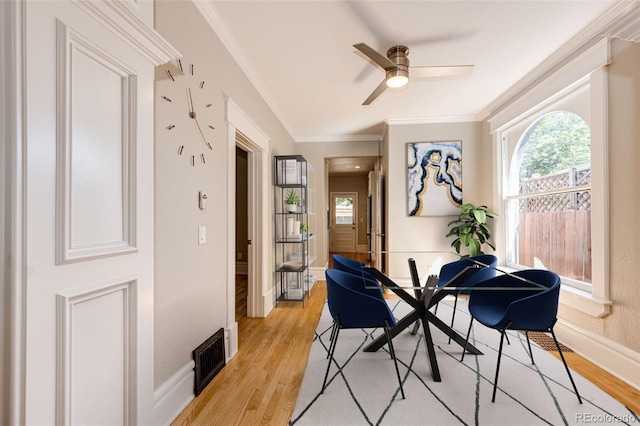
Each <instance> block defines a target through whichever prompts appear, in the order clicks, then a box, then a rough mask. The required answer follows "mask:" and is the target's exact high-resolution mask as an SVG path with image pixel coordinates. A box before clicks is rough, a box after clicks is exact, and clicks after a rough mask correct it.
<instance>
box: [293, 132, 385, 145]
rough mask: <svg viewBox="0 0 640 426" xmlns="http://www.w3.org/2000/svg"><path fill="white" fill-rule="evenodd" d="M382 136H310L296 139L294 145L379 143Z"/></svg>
mask: <svg viewBox="0 0 640 426" xmlns="http://www.w3.org/2000/svg"><path fill="white" fill-rule="evenodd" d="M380 140H382V136H381V135H378V134H371V135H343V136H326V137H324V136H317V137H316V136H312V137H302V138H298V139H296V143H314V142H376V143H377V142H380Z"/></svg>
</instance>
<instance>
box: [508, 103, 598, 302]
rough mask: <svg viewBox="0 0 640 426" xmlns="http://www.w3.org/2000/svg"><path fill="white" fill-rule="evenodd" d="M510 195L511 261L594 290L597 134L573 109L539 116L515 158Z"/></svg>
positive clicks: (517, 148) (512, 162)
mask: <svg viewBox="0 0 640 426" xmlns="http://www.w3.org/2000/svg"><path fill="white" fill-rule="evenodd" d="M508 182H509V188H508V191H507V192H508V194H507V197H506V199H507V210H508V215H507V233H508V236H509V238H508V240H509V241H508V243H509V248H508V260H509V262H510V263H512V264H514V265H518V266H521V267H528V268H542V269H550V270H552V271H554V272H556V273H558V274H559V275H560V276H562V277H564V278H566V279H568V280H570V282H572V283H573V284H574V285H575V286H576V287H578V288H583V289H586V290H588V289H590V284H591V279H592V274H591V261H592V256H591V133H590V128H589V125H588V124H587V122H586V121H585V120H584V119H582V118H581V117H580V116H579V115H578V114H575V113H573V112H569V111H550V112H546V113H544V114H540V115H539V116H538V117H536V119H535V121H533V122H532V123H531V124H530V125H529V126H528V128H526V130H525V131H524V132H523V134H522V136H521V137H520V139H519V141H518V143H517V145H516V147H515V150H514V152H513V155H512V159H511V164H510V170H509V176H508Z"/></svg>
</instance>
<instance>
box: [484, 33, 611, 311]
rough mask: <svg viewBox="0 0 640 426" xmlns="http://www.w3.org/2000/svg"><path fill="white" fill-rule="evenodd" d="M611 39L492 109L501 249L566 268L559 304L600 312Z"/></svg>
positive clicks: (502, 255)
mask: <svg viewBox="0 0 640 426" xmlns="http://www.w3.org/2000/svg"><path fill="white" fill-rule="evenodd" d="M609 63H610V55H609V44H608V42H607V41H606V40H603V41H601V42H598V43H597V44H596V45H594V46H592V49H591V50H589V54H587V55H581V56H579V57H575V58H573V59H571V60H570V61H568V62H567V63H566V64H565V65H566V66H565V67H563V68H562V69H560V70H558V71H557V72H552V73H551V74H548V75H546V76H544V78H543V79H542V80H541V81H540V82H538V83H536V84H534V85H532V86H531V87H528V88H527V89H526V90H523V91H522V92H521V93H520V94H519V95H518V96H516V97H514V98H513V99H511V100H510V101H508V102H507V103H506V104H505V106H504V107H503V108H501V109H500V110H498V111H496V112H495V113H494V115H493V116H492V117H491V118H490V119H489V125H490V127H489V128H490V131H491V133H492V134H493V138H494V143H495V145H494V148H495V151H494V153H495V160H496V163H495V164H496V165H497V167H496V169H495V170H494V174H493V176H494V179H495V182H496V183H497V188H496V189H497V193H496V198H495V200H496V202H497V204H496V205H497V212H498V213H499V214H500V216H499V217H498V219H497V220H496V224H497V226H496V232H495V235H494V237H495V242H496V253H497V254H498V256H499V259H500V261H501V262H504V266H505V267H506V268H507V270H508V269H510V268H513V269H526V268H531V267H538V268H544V269H549V270H552V271H554V272H557V273H558V274H559V275H561V277H562V287H561V290H560V304H561V305H562V306H565V307H569V308H572V309H576V310H578V311H580V312H583V313H585V314H588V315H590V316H593V317H597V318H602V317H604V316H606V315H608V314H609V313H610V311H611V306H612V302H611V300H610V299H609V195H608V194H609V179H608V168H609V160H608V148H607V145H608V135H609V131H608V116H609V107H608V103H607V99H608V93H607V88H608V79H607V75H608V68H607V65H608V64H609Z"/></svg>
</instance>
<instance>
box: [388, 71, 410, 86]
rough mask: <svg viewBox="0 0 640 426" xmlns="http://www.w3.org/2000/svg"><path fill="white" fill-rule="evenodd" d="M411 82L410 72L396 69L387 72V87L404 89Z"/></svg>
mask: <svg viewBox="0 0 640 426" xmlns="http://www.w3.org/2000/svg"><path fill="white" fill-rule="evenodd" d="M408 82H409V72H408V71H407V70H403V69H396V70H393V71H388V72H387V87H393V88H397V87H402V86H404V85H406V84H407V83H408Z"/></svg>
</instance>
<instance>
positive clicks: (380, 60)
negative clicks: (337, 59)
mask: <svg viewBox="0 0 640 426" xmlns="http://www.w3.org/2000/svg"><path fill="white" fill-rule="evenodd" d="M353 47H355V48H356V49H358V50H359V51H360V52H362V53H364V54H365V55H366V56H367V57H368V58H369V59H371V60H372V61H373V62H375V63H376V64H378V65H380V66H381V67H382V68H384V69H385V70H388V69H395V68H397V65H396V64H394V63H393V62H391V61H390V60H389V58H387V57H386V56H382V55H381V54H380V53H378V52H376V51H375V50H373V49H372V48H370V47H369V46H367V45H366V44H364V43H358V44H354V45H353Z"/></svg>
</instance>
